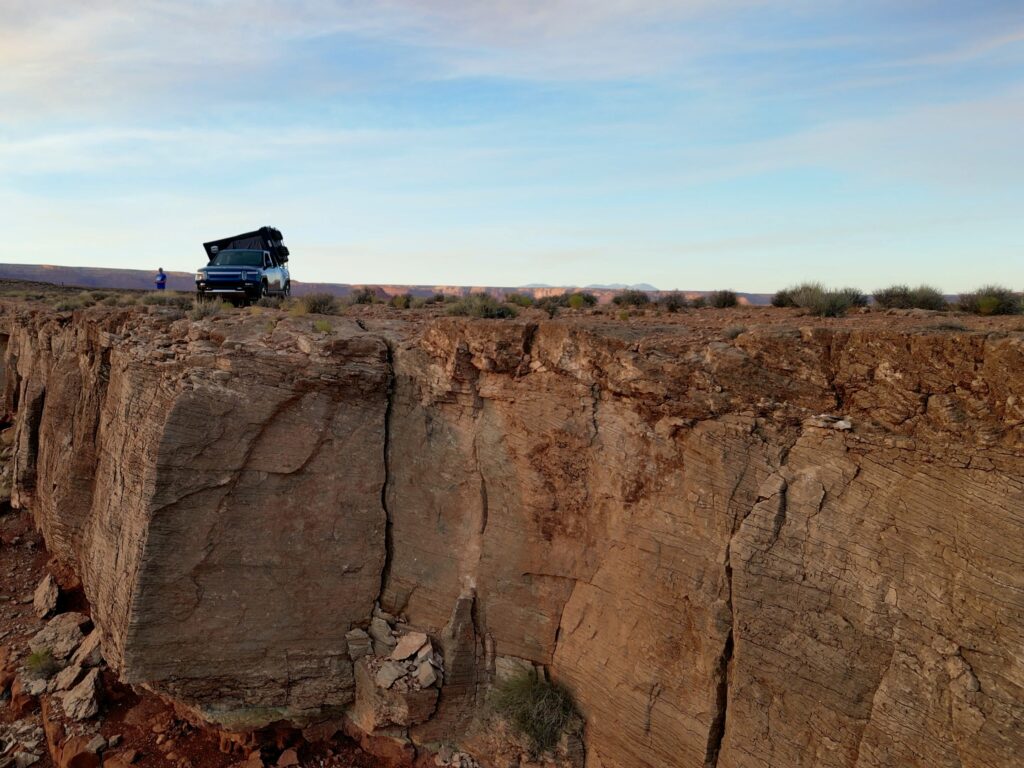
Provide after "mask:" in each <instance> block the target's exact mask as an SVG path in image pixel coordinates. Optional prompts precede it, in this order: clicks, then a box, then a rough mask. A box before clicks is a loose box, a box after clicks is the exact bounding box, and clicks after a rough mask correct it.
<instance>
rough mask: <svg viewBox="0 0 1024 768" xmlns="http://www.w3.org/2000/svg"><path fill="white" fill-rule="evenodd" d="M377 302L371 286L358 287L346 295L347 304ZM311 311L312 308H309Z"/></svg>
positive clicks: (327, 313)
mask: <svg viewBox="0 0 1024 768" xmlns="http://www.w3.org/2000/svg"><path fill="white" fill-rule="evenodd" d="M376 302H377V293H376V292H375V291H374V290H373V289H372V288H366V287H365V286H364V287H363V288H360V289H359V290H358V291H353V292H352V293H350V294H349V295H348V303H349V304H375V303H376ZM309 311H310V312H312V311H313V310H312V309H311V310H309ZM320 314H325V315H329V314H331V313H330V312H321V313H320Z"/></svg>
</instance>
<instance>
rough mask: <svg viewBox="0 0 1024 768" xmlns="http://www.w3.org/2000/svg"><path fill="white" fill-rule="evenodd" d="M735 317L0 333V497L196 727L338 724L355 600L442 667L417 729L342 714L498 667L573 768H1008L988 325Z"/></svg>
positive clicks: (1014, 569) (47, 320) (1023, 496)
mask: <svg viewBox="0 0 1024 768" xmlns="http://www.w3.org/2000/svg"><path fill="white" fill-rule="evenodd" d="M709 312H710V311H709ZM764 312H766V313H767V314H764V315H762V316H763V317H766V318H767V317H771V318H779V317H781V318H783V319H784V320H783V321H781V322H780V321H777V320H772V321H770V322H764V323H759V321H758V314H757V313H756V312H755V313H754V314H753V315H750V316H749V317H747V319H746V320H745V322H747V323H748V326H749V327H748V328H747V329H746V330H743V331H741V332H739V333H735V334H732V333H723V332H722V329H721V328H717V329H716V328H714V327H711V326H710V325H709V324H708V323H707V322H706V321H705V320H703V319H694V318H698V317H699V318H706V317H709V316H713V317H718V315H713V314H711V315H709V314H708V313H697V315H691V316H688V317H684V318H682V319H681V320H679V321H674V322H672V323H667V324H665V325H658V326H651V327H640V328H629V327H624V326H622V325H621V324H614V323H603V324H602V323H600V322H597V321H593V322H589V323H588V322H574V321H565V322H563V321H557V320H556V321H550V322H549V321H538V322H523V321H516V322H500V321H493V322H491V321H463V320H454V319H434V320H431V321H429V322H425V323H422V324H420V325H417V324H414V323H407V322H401V321H399V320H396V319H378V320H372V319H371V320H365V321H363V322H362V323H361V324H357V323H355V322H353V321H351V320H349V319H335V320H333V321H332V322H333V330H332V332H331V333H330V334H327V335H324V334H317V333H313V332H312V329H311V328H310V325H311V324H310V321H308V320H304V319H302V318H298V319H294V318H283V317H282V316H281V315H279V314H273V315H271V316H270V319H269V320H268V318H267V316H260V317H255V318H249V319H241V318H234V319H231V320H219V321H214V322H211V321H205V322H204V323H201V324H189V323H188V322H186V321H174V322H171V321H170V320H164V319H162V318H161V316H160V315H159V313H155V314H153V315H149V316H140V315H138V314H132V313H130V312H122V313H117V312H106V313H105V312H103V311H101V310H96V311H91V312H87V313H79V314H76V316H75V317H74V318H73V319H68V318H65V319H61V320H58V319H56V318H54V317H52V316H47V315H45V314H41V315H26V314H21V315H14V314H8V316H7V317H6V320H5V322H6V323H7V327H8V333H9V340H8V342H7V353H6V355H7V365H6V369H7V382H6V391H7V404H8V409H9V410H12V411H16V413H17V420H18V421H17V424H18V428H17V432H16V436H15V437H16V439H15V446H16V451H15V457H16V467H15V477H14V480H15V485H14V494H13V498H14V501H15V503H16V504H19V505H23V506H29V507H30V508H32V509H33V511H34V512H35V515H36V518H37V520H38V522H39V524H40V526H41V527H42V529H43V531H44V533H45V535H46V538H47V542H48V544H49V546H50V548H51V549H52V550H53V551H54V552H56V553H57V554H58V555H60V556H61V557H62V558H63V559H65V560H66V561H68V562H71V563H74V564H75V565H76V567H77V569H78V570H80V572H81V574H82V578H83V583H84V586H85V589H86V591H87V593H88V595H89V598H90V600H91V602H92V605H93V606H94V616H93V618H94V620H95V621H96V623H97V625H98V627H99V628H100V629H101V630H102V631H103V633H104V634H103V637H104V641H103V649H104V656H106V657H107V659H108V661H109V662H110V663H111V664H112V665H113V666H114V667H115V668H116V669H118V671H119V672H120V673H121V675H122V676H123V677H124V678H125V679H126V680H128V681H129V682H133V683H142V684H146V685H148V686H151V687H154V688H156V689H158V690H161V691H163V692H165V693H167V694H170V695H172V696H174V697H176V698H178V699H179V700H181V701H183V702H185V703H187V704H188V705H190V706H192V707H194V708H195V709H197V710H199V711H201V712H202V713H203V714H204V715H205V716H207V717H209V718H212V719H214V720H217V721H219V722H225V723H229V724H233V725H236V726H240V725H243V724H246V723H248V724H252V725H259V724H266V723H269V722H273V721H275V720H280V719H292V720H295V721H297V722H302V721H315V720H316V719H318V718H322V717H327V716H329V715H330V714H331V713H332V712H335V711H337V710H340V709H341V708H343V707H345V706H346V705H348V704H349V703H350V702H351V701H352V696H353V691H354V687H355V677H354V675H353V661H352V658H351V657H350V654H349V650H348V643H347V640H346V635H347V634H348V633H353V630H357V629H358V630H359V632H354V633H353V634H351V635H349V637H350V638H351V639H352V640H353V643H354V646H355V647H354V648H353V649H352V654H351V656H358V657H361V658H360V661H359V663H360V664H362V665H363V668H364V669H365V668H366V664H368V662H367V658H368V657H367V655H366V654H368V653H370V652H371V651H372V653H373V654H375V655H377V656H384V655H388V654H390V653H392V652H393V651H394V648H395V645H396V644H397V641H395V640H394V638H390V637H385V636H384V635H383V634H382V633H383V629H382V628H381V627H380V626H377V625H376V624H375V622H379V621H380V619H379V617H374V614H373V605H374V601H375V600H379V601H380V604H381V607H382V608H383V610H384V611H388V612H391V613H393V614H396V615H397V614H399V613H401V614H404V615H405V616H406V617H407V619H408V623H409V624H410V626H412V627H415V628H417V629H418V630H420V631H424V632H427V633H429V634H430V636H432V637H436V638H438V640H439V641H440V643H441V650H442V651H443V655H444V681H443V682H444V685H443V687H442V688H441V689H440V691H439V693H437V694H431V695H432V696H434V695H436V696H437V698H436V707H435V705H434V703H433V702H432V703H431V707H430V708H432V709H433V710H434V711H433V714H432V716H431V718H430V719H429V720H427V721H426V722H420V719H421V718H420V716H419V715H417V716H416V717H413V716H411V715H410V716H408V717H405V716H402V717H391V716H390V715H389V717H385V718H381V717H376V716H373V717H370V716H366V717H363V718H362V720H365V721H367V723H373V724H377V723H378V721H379V722H384V721H385V720H387V721H388V722H389V723H392V724H393V723H396V722H400V723H402V724H403V725H411V726H412V727H411V729H410V730H409V732H408V733H409V736H410V737H411V738H412V739H413V740H414V741H416V740H419V741H421V742H428V741H429V742H435V741H453V740H456V739H457V737H458V734H459V732H460V729H464V728H465V727H466V726H467V725H468V724H469V722H470V721H471V720H472V719H473V717H474V716H475V714H476V713H477V712H478V710H479V708H480V707H481V706H482V705H483V703H484V701H485V691H486V687H487V684H488V683H489V681H490V680H491V679H492V678H493V676H494V675H495V673H496V671H497V670H498V668H499V667H502V666H507V665H509V664H513V665H514V664H515V661H514V660H517V659H518V660H523V662H524V663H530V664H538V665H542V666H544V667H546V668H547V669H548V670H549V672H550V673H551V675H552V676H553V677H555V678H556V679H558V680H560V681H562V682H564V683H565V684H566V685H567V686H568V687H569V688H570V689H571V690H572V692H573V693H574V696H575V698H576V701H577V703H578V705H579V707H580V710H581V712H582V714H583V716H584V718H585V721H586V728H585V745H586V764H587V766H588V768H613V767H617V768H644V767H650V768H654V767H655V766H657V767H659V768H660V767H661V766H666V765H680V766H721V767H722V768H725V767H727V766H728V767H729V768H768V767H772V768H774V767H778V768H796V767H799V766H807V767H810V766H836V768H840V767H842V768H871V767H874V766H899V765H907V764H914V763H923V764H927V765H930V766H950V767H951V768H952V767H953V766H961V765H964V766H966V765H987V766H1001V767H1006V768H1009V766H1012V765H1015V764H1016V761H1017V760H1018V756H1019V754H1021V752H1022V751H1024V732H1022V725H1021V724H1022V723H1024V661H1022V659H1021V657H1020V652H1019V649H1020V648H1021V647H1024V569H1022V568H1021V563H1024V535H1022V533H1024V530H1022V529H1024V480H1022V478H1024V335H1022V334H1021V333H1020V332H1019V330H1014V329H1012V328H1010V327H1007V328H1001V327H992V326H989V327H987V328H981V327H979V328H978V329H977V330H965V331H957V332H951V331H948V330H937V329H929V328H927V327H923V326H922V325H921V323H920V321H918V320H913V319H909V318H907V319H902V320H901V319H898V318H897V319H892V320H889V321H886V322H885V323H874V322H869V321H867V320H865V321H863V322H862V321H861V319H859V318H848V319H847V320H843V321H811V320H809V319H808V318H799V317H795V316H793V315H792V314H791V313H790V314H786V313H781V314H780V313H776V312H774V311H770V310H765V311H764ZM721 317H723V318H725V319H723V320H722V321H721V322H722V323H726V322H729V320H728V315H726V314H723V315H721ZM716 322H717V321H716ZM915 323H916V324H915ZM712 325H713V324H712ZM385 521H386V522H387V526H386V525H385ZM384 624H385V626H386V624H387V622H384ZM499 660H500V661H499ZM364 682H366V681H364ZM369 682H370V683H373V681H372V680H371V681H369ZM373 684H374V686H375V685H376V684H375V683H373ZM378 709H380V710H381V711H383V709H385V708H378ZM391 709H394V707H391ZM424 709H426V707H425V708H424ZM374 711H376V710H374ZM389 711H390V710H389ZM362 713H363V714H364V715H366V711H362ZM403 738H404V736H403ZM403 743H404V742H403ZM402 749H404V747H402ZM475 757H476V758H478V759H480V758H484V761H485V762H486V756H482V755H475Z"/></svg>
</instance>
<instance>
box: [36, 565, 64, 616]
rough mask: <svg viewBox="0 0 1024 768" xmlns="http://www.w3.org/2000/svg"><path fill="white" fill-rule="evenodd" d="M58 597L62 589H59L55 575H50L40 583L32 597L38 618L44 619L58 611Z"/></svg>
mask: <svg viewBox="0 0 1024 768" xmlns="http://www.w3.org/2000/svg"><path fill="white" fill-rule="evenodd" d="M58 597H60V589H59V588H58V587H57V580H56V579H54V578H53V574H50V573H48V574H46V576H45V577H43V580H42V581H40V582H39V586H38V587H36V591H35V594H34V595H33V597H32V607H33V608H35V611H36V616H38V617H39V618H44V617H46V616H49V615H50V614H51V613H53V612H54V611H55V610H57V598H58Z"/></svg>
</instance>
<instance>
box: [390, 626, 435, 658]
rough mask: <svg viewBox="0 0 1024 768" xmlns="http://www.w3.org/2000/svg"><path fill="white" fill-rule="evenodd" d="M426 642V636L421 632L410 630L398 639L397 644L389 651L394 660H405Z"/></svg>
mask: <svg viewBox="0 0 1024 768" xmlns="http://www.w3.org/2000/svg"><path fill="white" fill-rule="evenodd" d="M426 644H427V636H426V635H425V634H424V633H422V632H410V633H409V634H407V635H402V637H400V638H399V639H398V645H396V646H395V650H393V651H392V652H391V658H392V659H393V660H395V661H405V659H408V658H409V657H410V656H412V655H413V654H415V653H416V652H418V651H419V650H420V649H421V648H423V646H425V645H426Z"/></svg>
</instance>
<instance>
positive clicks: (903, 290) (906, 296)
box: [874, 285, 913, 309]
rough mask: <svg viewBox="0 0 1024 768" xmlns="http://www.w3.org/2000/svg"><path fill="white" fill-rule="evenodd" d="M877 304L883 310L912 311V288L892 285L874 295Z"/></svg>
mask: <svg viewBox="0 0 1024 768" xmlns="http://www.w3.org/2000/svg"><path fill="white" fill-rule="evenodd" d="M874 299H875V304H877V305H878V306H880V307H882V308H883V309H910V308H911V306H913V305H912V304H911V300H910V286H909V285H890V286H889V287H888V288H883V289H882V290H880V291H875V293H874Z"/></svg>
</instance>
